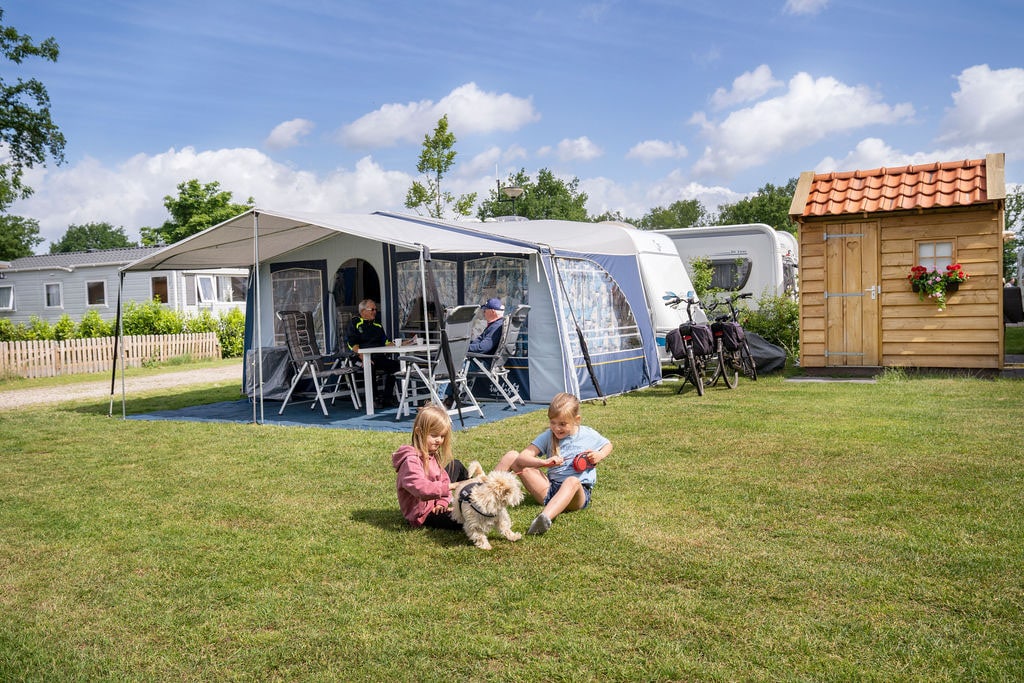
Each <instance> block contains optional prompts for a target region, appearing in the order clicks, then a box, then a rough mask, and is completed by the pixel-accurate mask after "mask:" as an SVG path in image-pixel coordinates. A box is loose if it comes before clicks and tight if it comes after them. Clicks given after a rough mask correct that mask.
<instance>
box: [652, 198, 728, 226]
mask: <svg viewBox="0 0 1024 683" xmlns="http://www.w3.org/2000/svg"><path fill="white" fill-rule="evenodd" d="M711 219H712V216H711V214H710V213H709V212H708V210H707V209H706V208H705V207H704V205H703V204H701V203H700V200H698V199H682V200H679V201H677V202H672V203H671V204H669V205H668V206H667V207H663V206H656V207H654V208H653V209H651V210H650V211H648V212H647V213H646V214H644V217H643V218H641V219H640V224H639V225H638V226H637V227H639V228H642V229H644V230H665V229H668V228H692V227H694V226H696V225H708V224H709V223H710V222H711Z"/></svg>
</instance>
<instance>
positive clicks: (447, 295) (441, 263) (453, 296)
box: [395, 257, 459, 328]
mask: <svg viewBox="0 0 1024 683" xmlns="http://www.w3.org/2000/svg"><path fill="white" fill-rule="evenodd" d="M430 263H431V265H432V266H433V268H434V277H435V279H436V281H437V290H438V294H439V295H440V297H441V301H440V305H441V308H442V309H443V308H448V307H449V306H455V305H457V304H458V303H459V264H458V263H456V262H455V261H445V260H443V259H439V258H436V257H435V258H434V259H433V260H432V261H431V262H430ZM395 275H396V279H397V284H398V320H400V321H403V322H402V323H401V326H402V327H403V328H405V327H406V324H405V322H406V321H408V320H409V318H410V316H411V315H412V311H413V308H414V304H415V303H416V302H419V305H420V306H421V307H422V306H423V286H422V285H423V283H422V281H421V279H420V262H419V259H411V260H408V261H399V262H398V263H396V264H395ZM419 317H420V318H422V317H423V316H422V313H421V314H420V316H419Z"/></svg>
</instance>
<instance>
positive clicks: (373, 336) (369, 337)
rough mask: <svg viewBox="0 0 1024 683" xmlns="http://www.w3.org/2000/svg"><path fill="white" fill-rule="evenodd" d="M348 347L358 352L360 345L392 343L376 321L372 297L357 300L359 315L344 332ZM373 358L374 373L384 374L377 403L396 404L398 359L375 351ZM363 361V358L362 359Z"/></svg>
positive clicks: (375, 307)
mask: <svg viewBox="0 0 1024 683" xmlns="http://www.w3.org/2000/svg"><path fill="white" fill-rule="evenodd" d="M345 340H346V342H347V343H348V348H349V349H350V350H351V351H352V352H353V353H356V354H358V353H359V349H360V348H361V347H364V346H365V347H366V348H373V347H377V346H392V345H393V344H394V342H393V341H391V338H390V337H389V336H388V333H387V332H385V331H384V326H383V325H381V324H380V323H379V322H377V304H376V303H375V302H374V300H373V299H363V300H362V301H360V302H359V317H356V318H352V320H351V321H350V322H349V324H348V330H346V333H345ZM370 357H371V358H372V359H373V373H374V375H378V374H382V375H384V392H383V395H382V396H380V398H379V399H378V400H377V403H378V404H379V405H380V406H382V407H385V408H392V407H394V406H396V405H398V402H397V401H396V400H395V373H396V372H398V368H399V364H398V359H397V358H395V357H394V356H392V355H390V354H385V353H375V354H372V355H371V356H370ZM363 362H365V360H364V361H363Z"/></svg>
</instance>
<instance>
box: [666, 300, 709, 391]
mask: <svg viewBox="0 0 1024 683" xmlns="http://www.w3.org/2000/svg"><path fill="white" fill-rule="evenodd" d="M662 299H663V300H664V301H665V305H666V306H671V307H672V308H678V307H679V306H681V305H682V304H684V303H685V304H686V317H687V319H688V320H689V322H688V323H683V324H682V325H680V326H679V327H678V328H677V329H675V330H672V331H670V332H669V333H668V334H667V335H665V346H666V347H667V348H668V350H669V352H670V353H671V354H672V359H673V360H675V361H677V363H678V364H679V366H680V370H682V373H683V383H682V384H681V385H680V386H679V391H677V392H676V393H677V394H679V393H682V391H683V389H684V388H686V382H690V384H692V385H693V386H694V387H696V389H697V395H698V396H703V395H704V385H705V381H704V379H705V377H708V380H709V381H710V382H711V383H712V384H713V383H714V382H715V381H717V377H716V375H717V374H718V368H719V365H720V361H719V358H718V355H717V354H716V353H715V342H714V336H713V334H712V332H711V326H710V325H708V324H707V323H695V322H694V321H693V309H694V307H696V308H700V307H701V305H700V302H699V301H698V300H697V299H696V298H695V297H694V294H693V292H687V293H686V298H685V299H684V298H682V297H680V296H678V295H677V294H676V293H675V292H666V294H665V295H664V296H663V297H662ZM712 368H713V369H712ZM709 371H710V374H709Z"/></svg>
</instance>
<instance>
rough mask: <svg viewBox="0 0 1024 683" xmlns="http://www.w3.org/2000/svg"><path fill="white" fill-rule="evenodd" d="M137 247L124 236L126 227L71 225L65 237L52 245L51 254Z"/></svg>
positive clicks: (95, 224)
mask: <svg viewBox="0 0 1024 683" xmlns="http://www.w3.org/2000/svg"><path fill="white" fill-rule="evenodd" d="M135 246H138V245H137V244H136V243H135V242H132V241H131V240H129V239H128V236H127V235H126V234H124V227H120V228H115V227H114V226H113V225H111V224H110V223H85V224H84V225H69V226H68V229H67V232H65V233H64V236H63V237H61V238H60V239H59V240H58V241H56V242H52V243H50V253H51V254H66V253H69V252H72V251H88V250H89V249H121V248H123V247H135Z"/></svg>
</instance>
